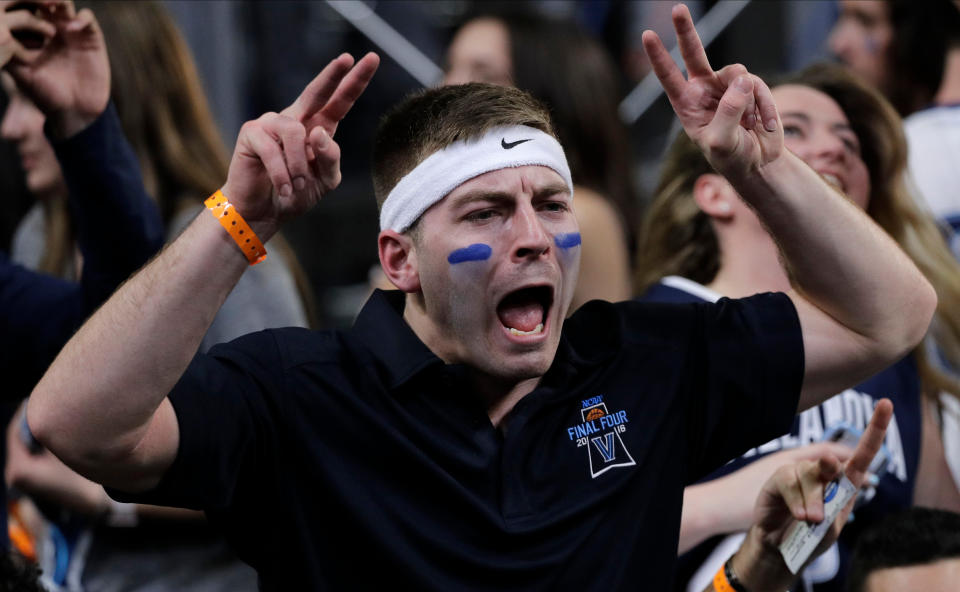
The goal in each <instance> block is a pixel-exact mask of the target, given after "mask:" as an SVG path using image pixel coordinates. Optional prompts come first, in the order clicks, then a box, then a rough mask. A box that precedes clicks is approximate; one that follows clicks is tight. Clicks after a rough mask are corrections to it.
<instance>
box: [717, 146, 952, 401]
mask: <svg viewBox="0 0 960 592" xmlns="http://www.w3.org/2000/svg"><path fill="white" fill-rule="evenodd" d="M731 181H732V182H733V184H734V186H735V188H736V189H737V190H738V192H740V194H741V195H742V196H743V197H744V199H745V200H746V201H747V202H748V203H749V204H750V205H751V206H752V207H753V208H755V209H756V211H757V213H758V215H759V217H760V219H761V220H762V221H763V222H764V224H765V225H766V226H767V228H768V230H769V231H770V234H771V235H772V236H773V237H774V239H775V240H776V241H777V244H778V245H779V247H780V250H781V252H782V254H783V256H784V258H785V260H786V263H787V266H788V268H789V270H790V272H791V274H792V275H793V278H794V279H795V281H796V284H797V288H798V289H799V291H800V292H802V296H803V298H805V299H806V300H808V301H809V302H811V303H812V304H813V305H814V306H816V307H817V308H818V309H820V310H821V311H823V313H825V314H826V315H829V317H831V318H832V319H833V320H835V321H836V322H838V323H839V324H841V325H843V326H844V327H846V329H848V330H849V331H851V332H854V333H855V334H856V335H858V336H860V337H862V342H863V358H864V364H863V367H862V368H861V369H860V370H861V373H863V374H864V376H863V377H866V376H867V375H869V374H872V373H873V372H876V371H877V370H879V369H880V368H882V367H884V366H886V365H889V364H890V363H892V362H893V361H895V360H897V359H899V358H900V357H901V356H903V355H904V354H905V353H906V351H908V350H909V349H910V348H912V347H913V346H914V345H915V344H916V343H918V342H919V340H920V339H921V338H922V337H923V335H924V333H925V332H926V329H927V326H928V324H929V321H930V317H931V315H932V314H933V311H934V309H935V307H936V294H935V293H934V291H933V288H932V287H931V286H930V284H929V282H927V280H926V278H925V277H924V276H923V274H922V273H920V271H919V270H918V269H917V268H916V266H915V265H914V264H913V262H912V261H910V259H909V258H908V257H907V256H906V255H905V254H904V253H903V251H902V250H900V248H899V246H898V245H897V244H896V243H895V242H894V241H893V239H891V238H890V237H889V236H888V235H887V234H886V233H885V232H884V231H883V230H882V229H881V228H880V227H879V226H877V225H876V224H875V223H874V222H873V221H872V220H870V218H869V217H868V216H867V215H866V214H865V213H864V212H863V211H862V210H861V209H860V208H858V207H857V206H856V205H854V204H853V203H852V202H850V201H848V200H846V199H843V198H842V197H841V196H840V195H839V194H838V193H836V192H835V191H834V190H833V189H832V188H831V187H830V186H828V185H827V184H826V183H825V182H824V181H823V180H822V179H821V178H820V176H819V175H818V174H817V173H816V172H815V171H814V170H813V169H811V168H810V167H808V166H807V165H806V164H805V163H804V162H803V161H801V160H800V159H799V158H798V157H796V156H795V155H793V154H792V153H790V152H787V151H785V152H784V154H783V156H781V157H780V158H778V159H776V160H774V161H772V162H770V163H769V164H767V165H765V166H764V167H762V169H761V170H760V171H758V172H757V173H756V174H753V175H750V176H749V177H747V178H744V179H731ZM804 335H805V339H806V338H807V328H806V327H805V328H804ZM825 349H829V348H825ZM835 386H840V387H845V386H849V385H848V384H843V385H840V384H838V385H829V384H824V389H825V390H824V391H823V392H822V393H821V394H822V395H823V396H828V395H830V394H832V392H836V390H833V391H832V392H831V389H832V388H834V387H835ZM808 403H809V402H808Z"/></svg>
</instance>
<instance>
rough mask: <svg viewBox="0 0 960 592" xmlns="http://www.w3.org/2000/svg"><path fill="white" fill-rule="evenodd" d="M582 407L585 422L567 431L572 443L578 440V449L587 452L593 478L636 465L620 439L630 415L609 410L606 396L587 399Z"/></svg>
mask: <svg viewBox="0 0 960 592" xmlns="http://www.w3.org/2000/svg"><path fill="white" fill-rule="evenodd" d="M580 405H581V409H580V417H581V418H582V419H583V423H580V424H577V425H575V426H571V427H569V428H567V435H568V436H569V437H570V441H571V442H573V441H576V443H577V448H586V449H587V451H588V453H589V457H590V476H591V477H593V478H594V479H595V478H596V477H597V476H598V475H602V474H603V473H605V472H607V471H609V470H610V469H614V468H616V467H630V466H633V465H635V464H637V463H636V462H635V461H634V460H633V457H632V456H630V452H629V451H628V450H627V447H626V446H625V445H624V444H623V439H622V438H621V437H620V434H622V433H624V432H626V431H627V423H629V420H628V419H627V412H626V411H623V410H621V411H614V412H613V413H610V412H609V411H607V404H606V403H604V402H603V395H598V396H596V397H592V398H590V399H585V400H583V401H581V402H580Z"/></svg>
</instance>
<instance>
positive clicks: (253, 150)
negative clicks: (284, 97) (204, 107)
mask: <svg viewBox="0 0 960 592" xmlns="http://www.w3.org/2000/svg"><path fill="white" fill-rule="evenodd" d="M379 63H380V58H379V57H377V55H376V54H374V53H369V54H367V55H366V56H364V57H363V58H362V59H361V60H360V61H359V62H357V63H356V65H354V63H353V58H352V57H350V56H349V55H347V54H343V55H341V56H340V57H338V58H337V59H335V60H333V61H332V62H330V63H329V64H328V65H327V67H326V68H324V69H323V71H321V72H320V74H318V75H317V77H316V78H314V79H313V80H312V81H311V82H310V84H308V85H307V87H306V88H305V89H304V90H303V92H302V93H300V96H299V97H297V100H296V101H294V102H293V104H292V105H290V106H289V107H287V108H286V109H284V110H283V111H281V112H280V113H266V114H264V115H262V116H261V117H260V118H258V119H256V120H253V121H248V122H247V123H245V124H244V125H243V127H242V128H241V130H240V135H239V137H238V138H237V145H236V148H235V149H234V152H233V158H232V160H231V161H230V171H229V173H228V175H227V182H226V184H225V185H224V186H223V189H222V191H223V193H224V195H225V196H226V197H227V199H229V200H230V201H231V202H232V203H233V204H234V206H235V207H236V208H237V210H238V211H239V212H240V214H241V215H243V217H244V218H246V220H247V221H248V222H249V223H250V225H251V226H252V227H253V229H254V231H255V232H256V233H257V235H258V236H260V238H261V239H262V240H266V239H267V238H269V236H270V235H272V234H273V233H274V232H276V230H277V228H278V227H279V225H280V223H282V222H283V221H284V220H286V219H288V218H290V217H293V216H296V215H299V214H301V213H303V212H305V211H306V210H308V209H309V208H311V207H313V206H314V205H315V204H316V203H317V202H318V201H319V200H320V198H321V197H322V196H323V195H325V194H326V193H327V192H329V191H330V190H332V189H334V188H335V187H336V186H337V185H339V184H340V147H339V146H338V145H337V143H336V142H334V141H333V135H334V133H335V132H336V130H337V125H338V124H339V123H340V120H341V119H343V117H344V116H345V115H346V114H347V112H348V111H349V110H350V108H351V107H353V104H354V102H356V100H357V99H358V98H359V97H360V95H361V94H362V93H363V91H364V89H365V88H366V87H367V84H368V83H369V82H370V79H371V78H372V77H373V74H374V72H376V70H377V66H378V65H379Z"/></svg>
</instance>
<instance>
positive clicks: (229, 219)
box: [203, 189, 267, 265]
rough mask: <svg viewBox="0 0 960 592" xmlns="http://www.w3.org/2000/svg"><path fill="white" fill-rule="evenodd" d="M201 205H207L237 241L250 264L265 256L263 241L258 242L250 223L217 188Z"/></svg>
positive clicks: (259, 260) (254, 263)
mask: <svg viewBox="0 0 960 592" xmlns="http://www.w3.org/2000/svg"><path fill="white" fill-rule="evenodd" d="M203 205H205V206H207V209H208V210H210V213H211V214H213V217H214V218H216V219H217V220H218V221H219V222H220V225H221V226H223V227H224V228H225V229H226V231H227V232H228V233H229V234H230V237H231V238H233V240H234V242H236V243H237V246H238V247H240V250H241V251H242V252H243V254H244V255H245V256H246V257H247V261H249V262H250V265H256V264H257V263H260V262H261V261H263V260H264V259H266V258H267V250H266V249H265V248H263V243H262V242H260V239H259V238H257V235H256V234H254V232H253V230H252V229H251V228H250V225H249V224H247V221H246V220H244V219H243V216H241V215H240V212H238V211H237V208H235V207H233V204H232V203H230V202H229V201H227V198H226V197H224V195H223V193H221V192H220V190H219V189H218V190H217V192H216V193H214V194H213V195H211V196H210V197H208V198H207V201H205V202H203Z"/></svg>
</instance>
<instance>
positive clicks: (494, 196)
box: [453, 189, 513, 208]
mask: <svg viewBox="0 0 960 592" xmlns="http://www.w3.org/2000/svg"><path fill="white" fill-rule="evenodd" d="M512 199H513V195H512V194H510V193H507V192H505V191H489V190H485V189H477V190H476V191H468V192H467V193H464V194H463V195H461V196H458V197H457V198H456V199H454V200H453V207H456V208H459V207H462V206H465V205H467V204H469V203H472V202H475V201H497V202H499V201H508V200H512Z"/></svg>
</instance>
